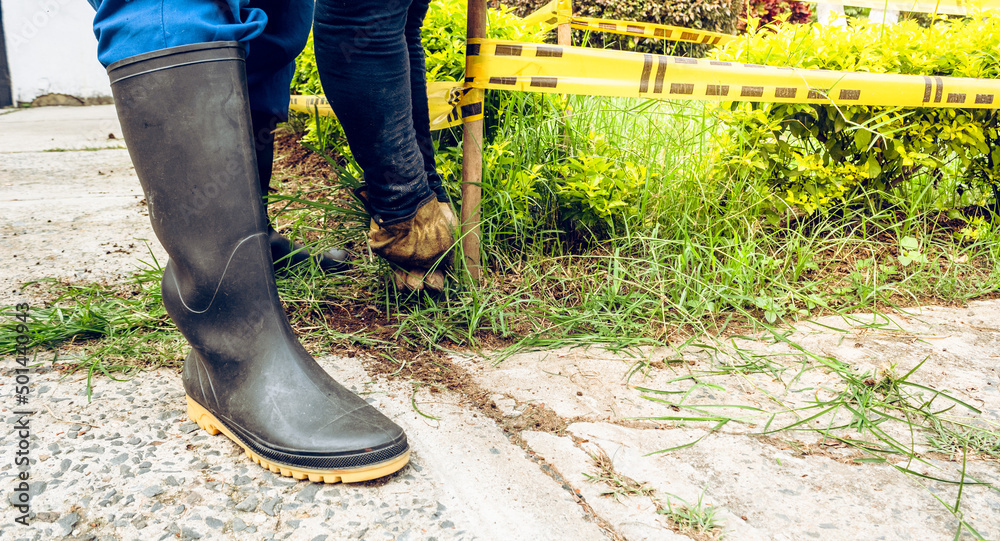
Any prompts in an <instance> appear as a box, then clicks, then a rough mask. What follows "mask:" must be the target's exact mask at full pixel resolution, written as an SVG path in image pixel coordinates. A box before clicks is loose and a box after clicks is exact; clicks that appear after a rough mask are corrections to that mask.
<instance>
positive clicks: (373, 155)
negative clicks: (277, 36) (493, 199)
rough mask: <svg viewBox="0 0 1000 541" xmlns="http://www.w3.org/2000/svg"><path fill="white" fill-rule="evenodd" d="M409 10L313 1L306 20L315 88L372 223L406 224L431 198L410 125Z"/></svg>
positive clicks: (362, 1)
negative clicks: (340, 131)
mask: <svg viewBox="0 0 1000 541" xmlns="http://www.w3.org/2000/svg"><path fill="white" fill-rule="evenodd" d="M411 4H412V2H411V0H377V1H372V0H319V1H317V2H316V10H315V16H314V22H313V37H314V44H315V48H316V59H317V63H318V67H319V75H320V80H321V81H322V83H323V90H324V92H325V93H326V96H327V99H329V101H330V105H331V106H332V107H333V110H334V112H335V113H336V114H337V118H339V119H340V123H341V125H342V126H343V127H344V132H345V133H346V134H347V140H348V143H349V144H350V145H351V151H352V152H353V153H354V157H355V158H356V159H357V161H358V165H360V166H361V169H362V170H363V171H364V175H365V182H366V183H367V184H368V200H369V206H370V210H371V212H372V218H373V219H374V220H375V221H376V222H379V223H382V224H386V225H387V224H392V223H397V222H401V221H404V220H407V219H409V218H410V217H412V216H413V214H414V213H415V212H416V210H417V208H418V207H419V206H420V205H421V204H422V203H423V202H424V201H426V200H427V199H429V198H432V197H435V193H434V191H433V190H432V189H431V187H430V186H429V185H428V179H427V172H426V170H425V158H424V154H423V153H422V152H421V149H420V146H419V145H418V143H417V134H416V130H414V127H413V126H414V120H413V105H412V100H413V99H415V98H413V97H411V96H412V93H411V77H412V75H411V68H413V69H416V68H414V67H413V66H411V62H410V54H411V52H410V49H409V48H408V46H407V41H406V35H407V32H406V28H407V20H408V16H409V13H410V7H411ZM425 10H426V8H425ZM418 31H419V25H418ZM418 35H419V34H418ZM421 54H422V53H421ZM419 69H420V71H421V72H423V66H422V65H421V66H420V67H419ZM423 77H424V74H423V73H421V74H420V78H421V79H423ZM424 93H425V97H424V99H425V100H426V90H424ZM425 107H426V106H425ZM428 139H429V137H428ZM432 159H433V157H432Z"/></svg>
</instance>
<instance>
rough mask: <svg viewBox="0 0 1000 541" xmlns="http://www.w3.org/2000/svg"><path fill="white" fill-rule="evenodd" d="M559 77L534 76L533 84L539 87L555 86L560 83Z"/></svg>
mask: <svg viewBox="0 0 1000 541" xmlns="http://www.w3.org/2000/svg"><path fill="white" fill-rule="evenodd" d="M558 82H559V81H558V79H556V78H555V77H532V78H531V86H536V87H539V88H555V87H556V84H557V83H558Z"/></svg>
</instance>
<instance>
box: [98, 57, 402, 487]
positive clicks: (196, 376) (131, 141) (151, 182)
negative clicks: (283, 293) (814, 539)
mask: <svg viewBox="0 0 1000 541" xmlns="http://www.w3.org/2000/svg"><path fill="white" fill-rule="evenodd" d="M108 73H109V75H110V77H111V87H112V90H113V93H114V97H115V107H116V108H117V110H118V118H119V120H120V121H121V125H122V132H123V135H124V137H125V142H126V144H127V146H128V150H129V155H130V156H131V158H132V162H133V164H134V166H135V171H136V175H137V176H138V177H139V181H140V183H141V184H142V188H143V192H145V195H146V201H147V203H148V208H149V218H150V221H151V222H152V225H153V230H154V231H155V233H156V237H157V238H158V239H159V241H160V243H161V244H162V245H163V247H164V248H165V249H166V251H167V253H168V254H169V256H170V259H169V261H168V262H167V264H166V266H165V269H164V272H163V283H162V291H163V304H164V306H165V307H166V309H167V313H169V314H170V317H171V319H172V320H173V321H174V323H175V324H176V325H177V328H178V329H179V330H180V331H181V333H182V334H183V335H184V337H185V338H187V340H188V342H189V343H190V344H191V347H192V349H191V353H190V354H189V355H188V356H187V359H186V360H185V361H184V373H183V382H184V390H185V392H186V394H187V405H188V415H189V416H190V417H191V419H192V420H194V421H195V422H197V423H198V425H199V426H201V427H202V428H204V429H205V430H207V431H208V432H210V433H212V434H218V433H220V432H221V433H223V434H225V435H226V436H227V437H228V438H230V439H231V440H233V441H234V442H236V443H237V444H238V445H239V446H240V447H242V448H243V449H244V450H245V451H246V454H247V455H249V456H250V457H251V458H252V459H253V460H254V461H256V462H258V463H259V464H261V465H262V466H264V467H266V468H268V469H270V470H271V471H274V472H279V473H281V474H282V475H286V476H291V477H294V478H296V479H305V478H308V479H310V480H312V481H325V482H328V483H332V482H338V481H346V482H352V481H363V480H368V479H374V478H378V477H382V476H385V475H388V474H390V473H392V472H395V471H397V470H399V469H400V468H402V467H403V466H405V465H406V463H407V462H408V460H409V453H410V451H409V445H408V443H407V439H406V435H405V434H404V433H403V430H402V429H401V428H400V427H399V426H397V425H396V424H395V423H393V422H392V421H391V420H390V419H389V418H387V417H386V416H385V415H383V414H382V413H381V412H379V411H378V410H376V409H375V408H374V407H372V406H371V405H369V404H368V403H367V402H365V400H363V399H362V398H360V397H358V396H357V395H355V394H354V393H352V392H351V391H349V390H348V389H346V388H344V387H343V386H341V385H340V384H339V383H337V382H336V381H334V380H333V379H332V378H331V377H330V376H329V374H327V373H326V372H325V371H324V370H323V369H322V368H321V367H320V366H319V365H318V364H317V363H316V361H315V360H314V359H313V358H312V357H311V356H310V355H309V353H307V352H306V350H305V349H304V348H303V347H302V346H301V345H300V344H299V341H298V339H297V338H296V337H295V335H294V333H293V331H292V328H291V326H290V325H289V323H288V319H287V318H286V316H285V312H284V310H283V308H282V305H281V302H280V300H279V298H278V294H277V289H276V287H275V281H274V272H273V269H272V262H271V247H270V242H269V238H268V227H267V219H266V215H265V212H264V208H263V200H262V198H261V192H260V185H259V184H258V180H257V164H256V161H255V153H254V145H253V141H252V138H251V136H250V134H251V128H250V112H249V107H248V105H247V90H246V76H245V68H244V61H243V53H242V49H241V48H240V46H239V44H238V43H236V42H214V43H202V44H196V45H186V46H182V47H173V48H170V49H164V50H161V51H156V52H153V53H148V54H143V55H139V56H135V57H131V58H127V59H125V60H122V61H120V62H116V63H114V64H112V65H111V66H109V67H108Z"/></svg>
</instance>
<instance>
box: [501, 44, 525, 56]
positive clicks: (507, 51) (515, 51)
mask: <svg viewBox="0 0 1000 541" xmlns="http://www.w3.org/2000/svg"><path fill="white" fill-rule="evenodd" d="M522 49H524V48H523V47H522V46H520V45H497V52H496V55H497V56H521V50H522Z"/></svg>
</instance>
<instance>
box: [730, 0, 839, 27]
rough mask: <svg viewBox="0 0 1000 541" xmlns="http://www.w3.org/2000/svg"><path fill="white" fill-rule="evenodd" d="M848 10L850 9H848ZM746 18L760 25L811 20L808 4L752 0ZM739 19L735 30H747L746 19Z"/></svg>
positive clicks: (789, 0)
mask: <svg viewBox="0 0 1000 541" xmlns="http://www.w3.org/2000/svg"><path fill="white" fill-rule="evenodd" d="M848 9H850V8H848ZM746 17H756V18H757V19H759V20H760V23H759V24H761V25H766V24H772V23H792V24H804V23H808V22H810V21H811V20H812V19H813V11H812V8H811V7H810V6H809V4H807V3H805V2H800V1H799V0H752V1H751V2H748V3H747V13H746ZM746 17H741V18H740V21H739V24H738V25H737V30H739V31H741V32H743V31H745V30H746V28H747V18H746Z"/></svg>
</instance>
